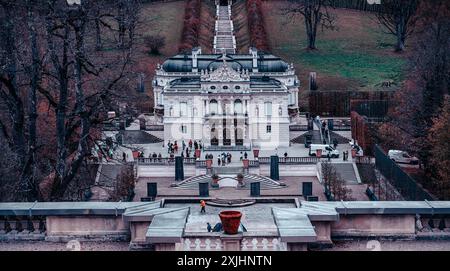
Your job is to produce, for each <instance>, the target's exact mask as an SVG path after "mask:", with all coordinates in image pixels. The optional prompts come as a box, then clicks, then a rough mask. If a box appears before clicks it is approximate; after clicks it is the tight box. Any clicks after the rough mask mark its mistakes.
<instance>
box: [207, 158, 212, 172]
mask: <svg viewBox="0 0 450 271" xmlns="http://www.w3.org/2000/svg"><path fill="white" fill-rule="evenodd" d="M212 162H213V160H212V159H209V156H208V159H206V168H208V169H210V168H211V167H212Z"/></svg>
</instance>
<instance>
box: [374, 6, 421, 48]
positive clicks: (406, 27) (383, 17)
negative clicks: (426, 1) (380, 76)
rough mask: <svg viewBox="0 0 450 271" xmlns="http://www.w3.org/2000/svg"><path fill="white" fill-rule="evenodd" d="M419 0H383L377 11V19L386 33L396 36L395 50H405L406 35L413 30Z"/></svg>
mask: <svg viewBox="0 0 450 271" xmlns="http://www.w3.org/2000/svg"><path fill="white" fill-rule="evenodd" d="M418 5H419V0H383V1H381V8H380V9H379V12H377V15H376V16H377V19H378V21H379V22H380V24H381V25H382V26H383V27H384V28H385V29H386V30H387V33H389V34H392V35H394V36H395V37H396V38H397V42H396V45H395V51H396V52H402V51H404V50H405V43H406V39H407V37H408V36H409V35H410V34H411V33H412V32H413V29H414V25H415V23H416V21H417V17H416V16H415V15H416V11H417V7H418Z"/></svg>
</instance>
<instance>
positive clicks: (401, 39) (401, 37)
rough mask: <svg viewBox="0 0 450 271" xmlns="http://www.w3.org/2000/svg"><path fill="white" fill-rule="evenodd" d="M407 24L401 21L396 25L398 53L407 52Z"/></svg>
mask: <svg viewBox="0 0 450 271" xmlns="http://www.w3.org/2000/svg"><path fill="white" fill-rule="evenodd" d="M404 29H405V22H404V21H403V20H402V19H400V21H399V22H397V25H396V36H397V44H396V46H395V51H396V52H403V51H404V50H405V39H406V37H405V31H404Z"/></svg>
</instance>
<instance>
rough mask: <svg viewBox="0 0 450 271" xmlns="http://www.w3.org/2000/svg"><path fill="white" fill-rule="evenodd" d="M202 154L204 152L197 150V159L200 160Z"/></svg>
mask: <svg viewBox="0 0 450 271" xmlns="http://www.w3.org/2000/svg"><path fill="white" fill-rule="evenodd" d="M201 152H202V151H201V150H200V149H196V150H195V158H197V159H200V155H201Z"/></svg>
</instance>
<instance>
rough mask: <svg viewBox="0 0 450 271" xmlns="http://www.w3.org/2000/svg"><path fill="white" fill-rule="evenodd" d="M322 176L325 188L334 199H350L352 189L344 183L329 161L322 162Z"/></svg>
mask: <svg viewBox="0 0 450 271" xmlns="http://www.w3.org/2000/svg"><path fill="white" fill-rule="evenodd" d="M321 167H322V178H323V180H324V186H325V189H326V190H327V191H328V192H329V193H330V195H332V197H333V199H334V200H352V198H351V192H352V190H351V189H350V188H348V187H347V186H346V185H345V180H344V179H343V178H342V177H341V176H340V174H338V173H337V172H336V168H335V167H334V166H333V165H332V163H330V162H322V163H321Z"/></svg>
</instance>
